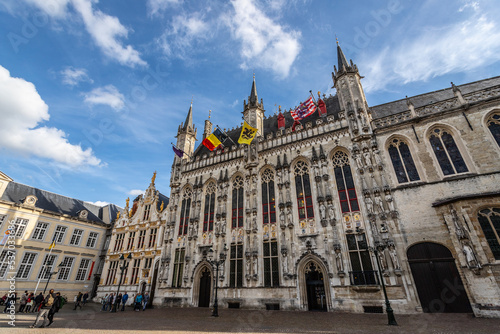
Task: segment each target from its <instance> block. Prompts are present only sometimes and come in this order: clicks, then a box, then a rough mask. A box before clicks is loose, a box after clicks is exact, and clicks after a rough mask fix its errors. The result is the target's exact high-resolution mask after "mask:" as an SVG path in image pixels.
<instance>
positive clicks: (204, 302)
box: [198, 267, 211, 307]
mask: <svg viewBox="0 0 500 334" xmlns="http://www.w3.org/2000/svg"><path fill="white" fill-rule="evenodd" d="M210 283H211V275H210V271H209V270H208V268H206V267H205V268H204V269H203V270H202V272H201V277H200V296H199V299H198V307H209V306H210Z"/></svg>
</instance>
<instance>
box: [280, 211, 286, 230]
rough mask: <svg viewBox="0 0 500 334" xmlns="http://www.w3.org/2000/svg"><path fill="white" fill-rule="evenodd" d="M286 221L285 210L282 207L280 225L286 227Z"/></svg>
mask: <svg viewBox="0 0 500 334" xmlns="http://www.w3.org/2000/svg"><path fill="white" fill-rule="evenodd" d="M285 226H286V222H285V210H283V209H281V211H280V227H281V228H285Z"/></svg>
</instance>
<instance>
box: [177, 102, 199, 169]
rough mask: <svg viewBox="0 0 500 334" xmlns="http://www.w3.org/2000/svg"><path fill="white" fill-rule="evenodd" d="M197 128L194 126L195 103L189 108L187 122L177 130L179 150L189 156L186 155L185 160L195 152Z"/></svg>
mask: <svg viewBox="0 0 500 334" xmlns="http://www.w3.org/2000/svg"><path fill="white" fill-rule="evenodd" d="M196 132H197V130H196V128H195V127H194V125H193V102H191V106H190V107H189V111H188V114H187V116H186V121H185V122H184V123H181V125H179V129H178V130H177V136H176V138H177V145H176V146H177V148H179V149H181V150H183V151H184V152H185V153H186V154H187V155H184V157H183V158H184V159H186V158H187V157H188V156H191V155H192V154H193V152H194V144H195V141H196Z"/></svg>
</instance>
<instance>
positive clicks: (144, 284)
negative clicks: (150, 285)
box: [141, 282, 146, 294]
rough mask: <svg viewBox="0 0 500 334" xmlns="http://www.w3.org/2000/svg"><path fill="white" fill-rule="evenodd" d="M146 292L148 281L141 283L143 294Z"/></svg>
mask: <svg viewBox="0 0 500 334" xmlns="http://www.w3.org/2000/svg"><path fill="white" fill-rule="evenodd" d="M145 292H146V282H142V283H141V294H144V293H145Z"/></svg>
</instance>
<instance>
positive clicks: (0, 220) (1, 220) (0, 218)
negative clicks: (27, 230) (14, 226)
mask: <svg viewBox="0 0 500 334" xmlns="http://www.w3.org/2000/svg"><path fill="white" fill-rule="evenodd" d="M5 221H7V215H0V227H2V225H3V223H4V222H5Z"/></svg>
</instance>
